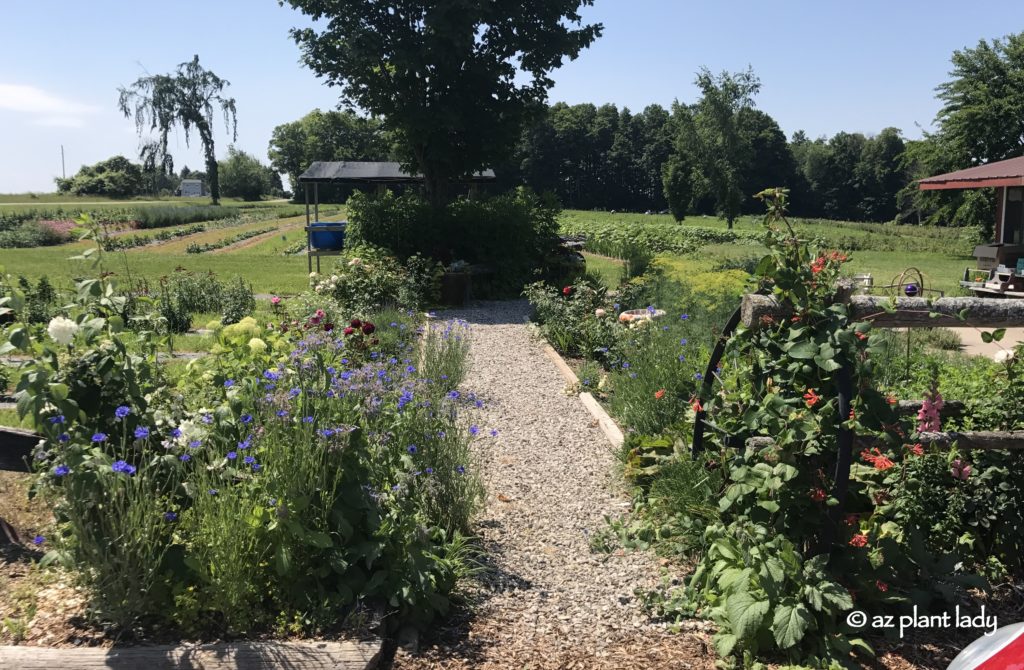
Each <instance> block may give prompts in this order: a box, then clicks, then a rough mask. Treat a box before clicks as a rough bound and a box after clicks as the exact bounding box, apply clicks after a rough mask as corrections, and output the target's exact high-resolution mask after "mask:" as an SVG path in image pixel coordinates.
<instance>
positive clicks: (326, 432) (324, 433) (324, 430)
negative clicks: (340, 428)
mask: <svg viewBox="0 0 1024 670" xmlns="http://www.w3.org/2000/svg"><path fill="white" fill-rule="evenodd" d="M334 433H335V430H334V429H333V428H322V429H321V430H320V434H321V435H322V436H324V437H330V436H331V435H334Z"/></svg>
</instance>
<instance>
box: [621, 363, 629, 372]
mask: <svg viewBox="0 0 1024 670" xmlns="http://www.w3.org/2000/svg"><path fill="white" fill-rule="evenodd" d="M622 369H623V370H628V369H629V361H623V362H622Z"/></svg>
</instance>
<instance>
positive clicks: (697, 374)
mask: <svg viewBox="0 0 1024 670" xmlns="http://www.w3.org/2000/svg"><path fill="white" fill-rule="evenodd" d="M693 378H694V379H696V380H697V381H700V380H702V379H704V375H702V374H701V373H699V372H697V373H694V375H693Z"/></svg>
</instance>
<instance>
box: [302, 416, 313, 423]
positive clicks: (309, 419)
mask: <svg viewBox="0 0 1024 670" xmlns="http://www.w3.org/2000/svg"><path fill="white" fill-rule="evenodd" d="M302 423H313V417H311V416H304V417H302Z"/></svg>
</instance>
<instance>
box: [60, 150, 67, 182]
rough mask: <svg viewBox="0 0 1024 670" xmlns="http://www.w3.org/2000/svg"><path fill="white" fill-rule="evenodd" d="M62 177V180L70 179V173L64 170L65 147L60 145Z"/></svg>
mask: <svg viewBox="0 0 1024 670" xmlns="http://www.w3.org/2000/svg"><path fill="white" fill-rule="evenodd" d="M60 176H61V178H62V179H67V178H68V173H67V172H66V171H65V170H64V145H63V144H62V145H60Z"/></svg>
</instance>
